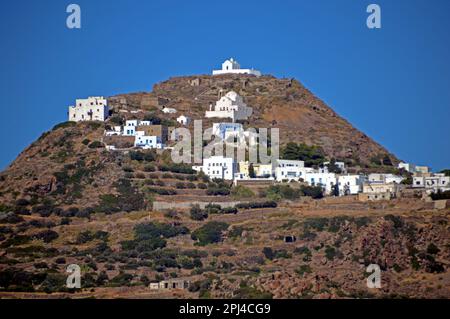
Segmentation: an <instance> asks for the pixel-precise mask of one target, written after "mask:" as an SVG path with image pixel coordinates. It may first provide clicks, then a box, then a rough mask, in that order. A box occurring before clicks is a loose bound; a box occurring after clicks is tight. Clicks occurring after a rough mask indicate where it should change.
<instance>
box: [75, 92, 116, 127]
mask: <svg viewBox="0 0 450 319" xmlns="http://www.w3.org/2000/svg"><path fill="white" fill-rule="evenodd" d="M108 116H109V107H108V102H107V100H106V99H105V98H104V97H103V96H90V97H88V98H87V99H77V100H75V105H73V106H69V121H73V122H79V121H105V120H106V119H107V118H108Z"/></svg>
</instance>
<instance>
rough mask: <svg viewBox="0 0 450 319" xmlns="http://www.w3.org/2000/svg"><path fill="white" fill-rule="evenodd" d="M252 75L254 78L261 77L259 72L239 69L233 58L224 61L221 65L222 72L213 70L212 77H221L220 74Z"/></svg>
mask: <svg viewBox="0 0 450 319" xmlns="http://www.w3.org/2000/svg"><path fill="white" fill-rule="evenodd" d="M229 73H234V74H252V75H255V76H261V72H260V71H257V70H253V69H241V66H240V65H239V63H238V62H237V61H236V60H234V59H233V58H231V59H229V60H226V61H225V62H223V63H222V70H213V72H212V74H213V75H221V74H229Z"/></svg>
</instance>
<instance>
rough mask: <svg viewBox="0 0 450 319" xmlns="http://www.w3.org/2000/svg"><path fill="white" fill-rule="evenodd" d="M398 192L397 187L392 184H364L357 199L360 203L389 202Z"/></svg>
mask: <svg viewBox="0 0 450 319" xmlns="http://www.w3.org/2000/svg"><path fill="white" fill-rule="evenodd" d="M398 191H399V185H397V184H394V183H389V184H387V183H383V182H373V183H364V184H363V188H362V193H359V194H358V199H359V200H361V201H380V200H391V199H393V198H395V197H396V196H397V192H398Z"/></svg>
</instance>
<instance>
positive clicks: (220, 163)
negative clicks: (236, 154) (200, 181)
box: [192, 156, 237, 180]
mask: <svg viewBox="0 0 450 319" xmlns="http://www.w3.org/2000/svg"><path fill="white" fill-rule="evenodd" d="M236 166H237V165H236V162H235V160H234V159H233V158H232V157H223V156H211V157H208V158H204V159H203V165H201V166H193V167H192V169H194V170H197V171H202V172H203V173H205V174H206V175H208V176H209V177H210V178H219V179H226V180H232V179H233V178H234V174H235V173H236V171H237V169H236V168H237V167H236Z"/></svg>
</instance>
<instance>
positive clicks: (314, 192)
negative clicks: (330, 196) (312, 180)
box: [300, 185, 323, 199]
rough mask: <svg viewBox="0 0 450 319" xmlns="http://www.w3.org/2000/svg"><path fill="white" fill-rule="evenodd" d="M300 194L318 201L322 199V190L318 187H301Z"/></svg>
mask: <svg viewBox="0 0 450 319" xmlns="http://www.w3.org/2000/svg"><path fill="white" fill-rule="evenodd" d="M300 194H301V195H303V196H309V197H312V198H314V199H320V198H322V197H323V189H322V187H320V186H307V185H302V186H300Z"/></svg>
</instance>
